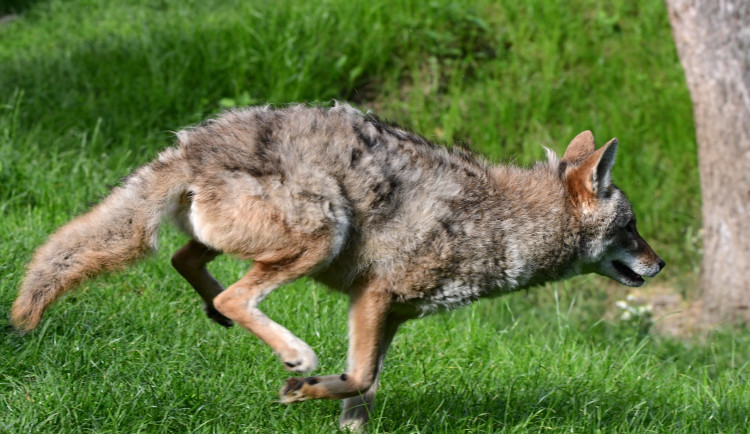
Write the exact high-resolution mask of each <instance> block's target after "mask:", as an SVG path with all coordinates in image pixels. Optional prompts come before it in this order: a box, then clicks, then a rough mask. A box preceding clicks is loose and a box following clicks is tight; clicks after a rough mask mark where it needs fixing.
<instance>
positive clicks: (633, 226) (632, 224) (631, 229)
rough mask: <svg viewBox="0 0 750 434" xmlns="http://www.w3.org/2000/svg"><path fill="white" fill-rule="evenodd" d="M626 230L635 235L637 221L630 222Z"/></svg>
mask: <svg viewBox="0 0 750 434" xmlns="http://www.w3.org/2000/svg"><path fill="white" fill-rule="evenodd" d="M625 230H626V231H627V232H628V233H629V234H631V235H632V234H635V219H632V220H630V222H628V224H627V225H626V226H625Z"/></svg>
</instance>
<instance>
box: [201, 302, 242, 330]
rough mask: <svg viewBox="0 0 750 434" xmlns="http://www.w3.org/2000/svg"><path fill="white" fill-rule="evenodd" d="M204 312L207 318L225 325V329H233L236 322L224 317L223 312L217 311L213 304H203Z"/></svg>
mask: <svg viewBox="0 0 750 434" xmlns="http://www.w3.org/2000/svg"><path fill="white" fill-rule="evenodd" d="M203 312H205V313H206V316H207V317H209V318H211V320H212V321H214V322H216V323H218V324H220V325H223V326H224V327H232V326H233V325H234V321H232V320H231V319H229V318H227V317H225V316H224V315H222V314H221V312H219V311H218V310H216V308H215V307H214V305H213V304H211V303H203Z"/></svg>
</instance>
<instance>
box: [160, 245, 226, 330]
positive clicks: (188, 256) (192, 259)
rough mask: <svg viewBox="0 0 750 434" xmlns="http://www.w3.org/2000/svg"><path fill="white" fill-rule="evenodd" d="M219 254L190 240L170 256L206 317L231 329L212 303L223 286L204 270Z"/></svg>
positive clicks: (222, 289)
mask: <svg viewBox="0 0 750 434" xmlns="http://www.w3.org/2000/svg"><path fill="white" fill-rule="evenodd" d="M220 254H221V252H219V251H218V250H214V249H212V248H210V247H208V246H206V245H205V244H202V243H199V242H198V241H196V240H190V241H188V243H187V244H185V245H184V246H183V247H182V248H181V249H180V250H178V251H177V252H176V253H175V254H174V256H172V266H174V268H175V269H176V270H177V271H178V272H179V273H180V274H181V275H182V277H184V278H185V280H187V281H188V283H190V285H191V286H192V287H193V289H195V291H196V292H197V293H198V294H199V295H200V296H201V298H202V299H203V311H204V312H205V313H206V315H207V316H208V317H209V318H211V319H212V320H214V321H216V322H217V323H219V324H221V325H223V326H224V327H231V326H232V324H233V322H232V320H231V319H229V318H227V317H225V316H224V315H222V314H221V313H219V311H218V310H216V308H215V307H214V303H213V300H214V297H216V296H217V295H219V294H220V293H221V292H222V291H224V286H222V284H221V283H219V281H218V280H216V279H215V278H214V277H213V276H212V275H211V273H209V272H208V270H207V269H206V264H208V263H209V262H211V261H213V260H214V258H216V257H217V256H219V255H220Z"/></svg>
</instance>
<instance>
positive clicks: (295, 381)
mask: <svg viewBox="0 0 750 434" xmlns="http://www.w3.org/2000/svg"><path fill="white" fill-rule="evenodd" d="M303 384H305V381H304V378H297V377H292V378H288V379H287V380H286V386H285V387H284V391H283V392H282V394H283V395H286V394H287V393H289V392H294V391H295V390H299V389H300V387H302V385H303Z"/></svg>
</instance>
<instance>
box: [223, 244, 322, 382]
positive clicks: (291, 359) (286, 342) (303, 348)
mask: <svg viewBox="0 0 750 434" xmlns="http://www.w3.org/2000/svg"><path fill="white" fill-rule="evenodd" d="M284 262H285V263H284V264H283V265H280V264H267V263H263V262H255V263H254V264H253V266H252V268H251V269H250V270H249V271H248V272H247V274H245V276H243V277H242V278H241V279H240V280H238V281H237V282H236V283H235V284H233V285H231V286H230V287H229V288H227V289H226V290H225V291H224V292H222V293H221V294H219V296H217V297H216V298H215V299H214V305H215V306H216V308H217V309H218V310H219V312H221V313H223V314H224V315H226V316H227V317H228V318H231V319H232V320H234V322H236V323H237V324H239V325H241V326H242V327H244V328H246V329H247V330H249V331H250V332H252V333H253V334H254V335H255V336H257V337H258V338H260V339H261V340H262V341H263V342H265V343H266V344H268V346H270V347H271V348H272V349H273V351H274V352H275V353H276V354H277V355H278V356H279V358H280V359H281V361H282V362H283V363H284V368H285V369H286V370H287V371H291V372H298V373H302V372H308V371H312V370H313V369H315V368H316V367H317V364H318V358H317V356H316V355H315V352H314V351H313V350H312V348H310V346H309V345H307V344H306V343H305V342H304V341H302V339H300V338H298V337H297V336H295V335H294V334H293V333H292V332H290V331H289V330H287V329H286V328H284V327H283V326H281V325H279V324H277V323H276V322H274V321H273V320H271V319H270V318H269V317H268V316H266V314H264V313H263V312H261V310H260V309H258V305H259V304H260V302H261V301H263V299H264V298H265V297H266V296H267V295H268V294H270V293H271V291H273V290H274V289H276V288H278V287H279V286H281V285H283V284H285V283H288V282H291V281H293V280H296V279H297V278H299V277H301V276H303V275H305V274H307V273H308V272H310V271H311V270H312V269H313V268H314V266H315V265H317V261H313V262H312V263H311V262H310V261H307V260H305V259H302V258H297V259H296V260H294V261H292V262H291V263H289V262H287V261H284Z"/></svg>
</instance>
